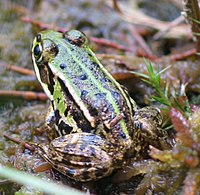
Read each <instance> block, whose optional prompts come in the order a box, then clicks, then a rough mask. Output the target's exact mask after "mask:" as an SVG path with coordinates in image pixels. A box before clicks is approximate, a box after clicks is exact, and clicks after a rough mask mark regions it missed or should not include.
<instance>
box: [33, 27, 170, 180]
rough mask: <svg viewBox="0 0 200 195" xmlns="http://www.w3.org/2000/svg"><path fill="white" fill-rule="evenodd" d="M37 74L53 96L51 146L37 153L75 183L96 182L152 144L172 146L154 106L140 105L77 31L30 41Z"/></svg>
mask: <svg viewBox="0 0 200 195" xmlns="http://www.w3.org/2000/svg"><path fill="white" fill-rule="evenodd" d="M32 59H33V65H34V70H35V74H36V77H37V79H38V81H39V82H40V84H41V86H42V88H43V90H44V92H45V93H46V95H47V96H48V98H49V100H50V109H49V113H48V116H47V119H46V125H47V127H48V129H49V130H48V134H49V135H51V136H50V137H51V139H50V143H49V144H44V143H43V144H37V146H38V148H39V149H38V153H39V154H40V155H41V156H42V157H43V158H44V160H45V161H47V162H48V163H49V164H51V165H52V168H53V169H55V170H57V171H58V172H60V173H62V174H64V175H66V176H67V177H69V178H72V179H74V180H76V181H82V182H87V181H92V180H93V181H95V180H99V179H102V178H104V177H107V176H109V175H111V174H112V173H113V171H114V170H116V169H118V168H120V167H121V166H123V165H124V164H125V162H126V159H130V158H135V159H140V158H143V157H144V154H145V155H146V153H147V150H148V147H149V145H150V144H151V145H154V146H155V147H158V148H167V147H170V143H169V141H168V136H167V132H166V131H165V130H163V129H161V124H162V116H161V113H160V110H159V109H158V108H156V107H152V106H147V107H144V108H139V107H138V106H137V104H136V102H135V101H134V100H133V99H132V98H131V96H130V95H129V93H128V91H127V89H126V88H125V87H123V86H122V85H120V84H119V83H118V82H117V81H116V80H115V79H114V78H113V76H112V75H111V74H110V73H109V72H108V71H107V70H106V68H105V67H104V66H103V65H102V64H101V62H100V61H99V60H98V58H97V57H96V55H95V54H94V52H93V51H92V50H91V49H90V47H89V42H88V38H87V36H86V35H85V34H84V33H83V32H81V31H78V30H70V31H66V32H63V33H61V32H56V31H53V30H45V31H42V32H40V33H38V34H37V35H36V37H35V38H34V40H33V45H32Z"/></svg>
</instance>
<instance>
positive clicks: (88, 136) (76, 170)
mask: <svg viewBox="0 0 200 195" xmlns="http://www.w3.org/2000/svg"><path fill="white" fill-rule="evenodd" d="M108 150H109V143H107V142H106V141H105V140H103V139H102V138H101V137H99V136H97V135H95V134H92V133H74V134H69V135H65V136H61V137H58V138H56V139H54V140H53V141H52V142H51V143H50V146H49V149H48V154H47V153H46V154H45V155H44V158H45V159H46V160H47V161H49V163H50V164H52V166H53V167H54V168H55V169H56V170H58V171H59V172H61V173H63V174H64V175H67V176H68V177H70V178H72V179H75V180H78V181H90V180H96V179H100V178H102V177H105V176H107V175H109V174H110V173H111V172H112V171H113V165H112V158H111V157H110V156H109V154H108Z"/></svg>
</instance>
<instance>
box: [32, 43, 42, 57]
mask: <svg viewBox="0 0 200 195" xmlns="http://www.w3.org/2000/svg"><path fill="white" fill-rule="evenodd" d="M33 55H34V57H35V58H36V60H37V61H40V57H41V55H42V47H41V46H40V45H39V44H37V45H35V47H34V49H33Z"/></svg>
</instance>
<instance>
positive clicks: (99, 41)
mask: <svg viewBox="0 0 200 195" xmlns="http://www.w3.org/2000/svg"><path fill="white" fill-rule="evenodd" d="M21 20H22V21H23V22H27V23H31V24H33V25H35V26H38V27H40V28H42V29H53V30H55V31H59V32H66V31H67V30H66V29H64V28H60V27H57V26H53V25H49V24H46V23H42V22H39V21H36V20H32V19H31V18H27V17H22V18H21ZM89 39H90V40H91V41H93V42H94V43H97V44H100V45H104V46H108V47H112V48H115V49H119V50H122V51H130V49H129V48H127V47H124V46H122V45H119V44H117V43H115V42H113V41H110V40H107V39H104V38H97V37H89Z"/></svg>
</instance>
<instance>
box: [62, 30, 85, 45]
mask: <svg viewBox="0 0 200 195" xmlns="http://www.w3.org/2000/svg"><path fill="white" fill-rule="evenodd" d="M63 36H64V38H65V39H67V41H69V42H70V43H71V44H72V45H76V46H78V47H81V46H83V45H85V44H87V43H88V39H87V37H86V36H85V34H84V33H82V32H80V31H78V30H70V31H67V32H65V33H64V34H63Z"/></svg>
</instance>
